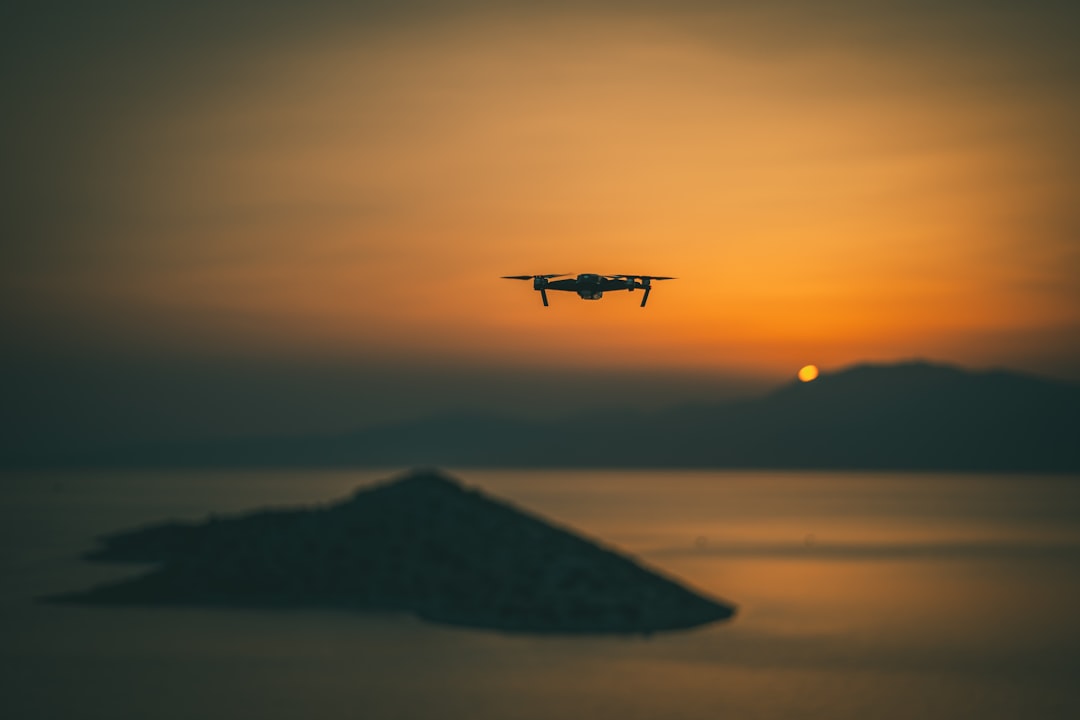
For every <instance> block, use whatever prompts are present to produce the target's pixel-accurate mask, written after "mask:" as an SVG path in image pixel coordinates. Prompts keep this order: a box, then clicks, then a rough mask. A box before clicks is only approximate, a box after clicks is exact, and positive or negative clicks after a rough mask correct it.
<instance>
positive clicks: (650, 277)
mask: <svg viewBox="0 0 1080 720" xmlns="http://www.w3.org/2000/svg"><path fill="white" fill-rule="evenodd" d="M608 277H613V278H626V279H627V280H634V279H637V280H678V279H679V278H675V277H669V276H667V275H608Z"/></svg>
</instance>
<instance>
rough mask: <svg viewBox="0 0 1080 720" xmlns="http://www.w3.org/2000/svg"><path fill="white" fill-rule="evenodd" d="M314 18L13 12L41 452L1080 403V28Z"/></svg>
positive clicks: (5, 151)
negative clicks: (1012, 385) (835, 376)
mask: <svg viewBox="0 0 1080 720" xmlns="http://www.w3.org/2000/svg"><path fill="white" fill-rule="evenodd" d="M64 5H68V7H64ZM279 5H282V7H279ZM283 6H284V4H280V3H266V2H261V3H251V2H243V1H241V0H226V1H224V2H215V3H208V2H193V3H185V4H184V5H183V9H182V10H160V9H157V8H149V7H145V6H144V5H143V4H142V3H134V2H132V3H124V2H120V3H110V4H107V5H101V4H97V3H95V4H92V5H87V4H84V3H59V4H57V3H51V4H50V5H49V8H48V9H44V8H42V7H37V6H29V7H20V8H9V9H6V10H4V11H2V16H3V19H2V21H0V27H2V28H3V30H0V33H2V34H3V39H4V43H3V49H2V50H0V53H2V55H0V56H2V57H3V63H2V68H3V69H2V74H3V88H4V90H3V92H4V97H5V101H4V105H5V112H4V113H3V116H2V118H0V126H2V130H3V132H2V133H0V153H2V156H0V157H2V158H3V161H2V163H0V164H2V167H3V169H2V170H0V243H2V247H0V292H2V294H3V298H4V299H3V318H2V324H0V332H2V336H0V337H2V338H3V342H4V345H5V347H6V349H5V350H4V352H3V357H4V359H3V361H2V367H0V370H3V377H4V378H5V380H4V381H3V382H4V385H5V386H6V388H5V391H4V392H5V395H6V396H7V397H8V398H9V399H10V402H9V403H8V404H7V407H6V409H5V411H4V418H3V419H4V423H5V425H6V426H8V427H10V428H11V429H12V430H11V432H9V434H8V437H9V440H8V442H14V443H31V442H47V441H52V440H53V439H55V438H56V437H62V438H64V439H65V442H69V443H71V442H75V440H76V439H77V438H82V439H83V440H84V441H86V442H90V441H91V440H87V438H92V441H93V442H119V441H122V440H124V439H127V438H131V437H156V436H165V435H170V434H173V435H189V436H197V435H200V434H203V435H213V434H219V433H226V432H228V433H244V432H256V431H259V432H261V431H266V430H289V431H302V430H303V431H307V430H311V431H314V430H325V429H334V428H348V427H354V426H359V425H364V424H369V423H372V422H377V421H379V420H381V419H385V418H400V417H405V416H409V415H415V414H418V413H421V412H430V411H435V410H440V409H448V408H452V407H500V408H512V409H515V410H516V411H520V412H526V413H527V412H534V413H535V412H547V413H551V412H557V411H559V410H560V409H569V410H577V409H582V408H587V407H590V406H595V405H598V404H603V405H618V404H624V405H630V406H642V405H657V404H663V403H676V402H680V401H685V400H688V399H701V398H714V397H723V396H729V395H733V394H740V393H741V394H745V393H749V392H753V391H756V390H757V389H759V388H761V387H765V386H767V385H769V384H771V383H775V382H779V381H781V380H783V379H786V378H790V377H793V376H794V373H795V372H796V371H797V370H798V369H799V368H800V367H802V366H804V365H806V364H808V363H814V364H816V365H818V366H820V367H822V368H823V369H824V368H833V367H839V366H843V365H847V364H851V363H855V362H859V361H865V360H894V359H903V358H910V357H928V358H933V359H935V360H941V361H946V362H953V363H958V364H962V365H967V366H974V367H987V366H1008V367H1011V368H1015V369H1020V370H1027V371H1030V372H1037V373H1045V374H1049V375H1053V376H1056V377H1062V378H1067V379H1073V380H1076V379H1080V284H1078V282H1077V277H1078V273H1077V271H1078V270H1080V251H1078V242H1077V238H1078V232H1080V206H1078V204H1077V203H1076V198H1077V197H1080V171H1078V170H1077V168H1078V161H1080V140H1078V136H1077V133H1076V128H1077V127H1080V95H1078V94H1077V92H1076V78H1077V77H1078V72H1080V51H1078V50H1077V45H1076V43H1075V38H1074V35H1075V28H1076V27H1077V19H1078V17H1077V15H1078V12H1077V10H1076V9H1075V6H1074V5H1073V4H1067V3H1058V2H1032V3H1024V4H1019V5H1018V4H1012V3H995V2H978V3H976V2H951V3H945V4H943V3H910V2H903V3H901V2H883V3H874V4H872V5H867V4H865V3H855V2H850V1H849V0H837V1H835V2H824V3H814V4H812V5H806V4H802V3H794V2H778V3H768V4H763V3H750V2H719V3H697V2H663V3H660V2H649V1H643V2H634V3H615V2H605V1H603V0H595V1H593V2H586V3H545V4H544V5H543V7H534V6H533V4H531V3H523V2H521V3H517V2H510V3H484V2H458V3H426V2H413V3H407V2H406V3H394V4H393V5H392V6H384V5H383V4H382V3H360V4H353V5H350V6H346V4H342V3H336V2H330V1H329V0H326V1H318V2H313V3H307V4H305V6H304V10H303V11H302V12H301V11H299V10H289V9H287V8H285V7H283ZM548 272H600V273H653V274H666V275H675V276H678V277H679V278H680V279H679V280H677V281H672V282H668V283H664V284H663V285H662V287H659V288H658V289H657V290H656V291H655V292H654V293H653V295H652V297H651V298H650V301H649V307H648V308H646V309H645V310H640V309H639V308H638V307H637V303H638V302H639V298H638V297H637V296H634V295H629V294H626V293H623V294H617V295H613V296H610V297H606V298H605V299H604V300H602V301H600V302H596V303H592V302H589V303H587V302H583V301H580V300H578V299H577V298H575V297H573V296H571V295H565V294H557V295H554V296H553V297H552V306H551V307H550V308H547V309H545V308H543V307H541V305H540V300H539V297H538V296H537V295H536V294H535V293H533V292H531V291H530V290H529V289H528V286H527V285H526V284H525V283H515V282H510V281H505V280H499V279H498V277H499V276H500V275H506V274H520V273H548Z"/></svg>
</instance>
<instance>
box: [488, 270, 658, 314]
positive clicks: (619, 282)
mask: <svg viewBox="0 0 1080 720" xmlns="http://www.w3.org/2000/svg"><path fill="white" fill-rule="evenodd" d="M568 274H569V273H555V274H552V275H503V278H505V279H506V280H532V281H533V290H537V291H539V293H540V299H542V300H543V301H544V307H547V304H548V296H547V291H548V290H563V291H565V292H574V293H577V294H578V297H580V298H581V299H582V300H599V299H600V298H602V297H604V293H605V292H607V291H610V290H628V291H630V292H633V291H634V290H644V291H645V295H644V296H643V297H642V298H641V307H645V303H646V302H648V300H649V292H650V291H651V290H652V281H653V280H674V279H675V278H673V277H667V276H662V275H597V274H596V273H582V274H580V275H578V276H577V277H570V278H566V279H565V280H552V278H561V277H564V276H566V275H568Z"/></svg>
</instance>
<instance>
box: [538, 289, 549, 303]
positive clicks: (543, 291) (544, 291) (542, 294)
mask: <svg viewBox="0 0 1080 720" xmlns="http://www.w3.org/2000/svg"><path fill="white" fill-rule="evenodd" d="M540 299H541V300H543V301H544V307H547V306H548V301H547V288H540Z"/></svg>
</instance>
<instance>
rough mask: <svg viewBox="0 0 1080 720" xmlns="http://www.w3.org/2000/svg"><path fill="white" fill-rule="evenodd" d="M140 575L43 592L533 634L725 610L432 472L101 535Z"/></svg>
mask: <svg viewBox="0 0 1080 720" xmlns="http://www.w3.org/2000/svg"><path fill="white" fill-rule="evenodd" d="M103 543H104V547H103V548H102V549H100V550H98V551H97V552H94V553H91V554H90V555H88V556H87V557H88V559H91V560H96V561H100V562H130V563H150V562H152V563H159V566H158V567H157V568H156V569H155V570H152V571H151V572H149V573H147V574H145V575H142V576H139V577H136V578H134V579H130V580H124V581H121V582H118V583H113V584H109V585H105V586H101V587H98V588H95V589H92V590H90V591H88V592H83V593H75V594H71V595H67V596H61V597H58V598H52V599H51V600H53V601H62V602H69V603H81V604H106V605H114V604H120V605H131V604H134V605H210V606H233V607H252V606H255V607H333V608H344V609H358V610H377V611H400V612H409V613H413V614H415V615H417V616H419V617H421V618H424V619H427V620H431V621H434V622H441V623H448V624H452V625H464V626H470V627H481V628H491V629H497V630H505V631H514V632H534V633H646V634H647V633H652V632H657V631H662V630H676V629H685V628H690V627H694V626H697V625H702V624H705V623H711V622H715V621H717V620H724V619H726V618H729V617H730V616H731V615H732V613H733V612H734V610H733V608H732V607H731V606H729V605H726V604H723V603H720V602H717V601H714V600H710V599H708V598H705V597H702V596H700V595H698V594H696V593H694V592H692V591H690V590H688V589H687V588H685V587H683V586H682V585H680V584H678V583H676V582H675V581H674V580H671V579H669V578H666V577H663V576H661V575H659V574H657V573H656V572H654V571H650V570H647V569H645V568H643V567H642V566H641V565H639V564H638V563H637V562H635V561H634V560H632V559H630V558H629V557H627V556H625V555H622V554H620V553H618V552H616V551H614V550H612V549H608V548H604V547H601V546H600V545H598V544H596V543H595V542H593V541H590V540H586V539H585V538H583V537H581V536H579V535H576V534H574V533H572V532H571V531H569V530H567V529H564V528H559V527H556V526H554V525H552V524H550V523H548V522H547V521H545V520H542V519H540V518H539V517H536V516H534V515H531V514H529V513H527V512H524V511H522V510H519V509H517V508H515V507H513V506H511V505H509V504H507V503H505V502H502V501H499V500H496V499H494V498H492V497H489V496H487V495H485V494H483V493H481V492H479V491H477V490H473V489H470V488H467V487H465V486H463V485H462V484H461V483H459V482H457V481H456V480H454V479H452V478H450V477H448V476H446V475H444V474H442V473H439V472H437V471H431V470H428V471H414V472H412V473H409V474H406V475H404V476H402V477H399V478H396V479H394V480H392V481H389V482H384V483H382V484H380V485H376V486H374V487H369V488H364V489H361V490H360V491H358V492H356V493H355V494H354V495H353V496H352V497H350V498H348V499H346V500H344V501H342V502H339V503H336V504H333V505H330V506H327V507H320V508H310V509H306V508H302V509H289V510H265V511H262V512H256V513H252V514H248V515H241V516H236V517H228V518H216V519H211V520H208V521H206V522H203V523H199V524H187V523H167V524H164V525H157V526H153V527H147V528H143V529H139V530H134V531H131V532H124V533H119V534H116V535H112V536H109V537H106V538H104V539H103Z"/></svg>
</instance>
